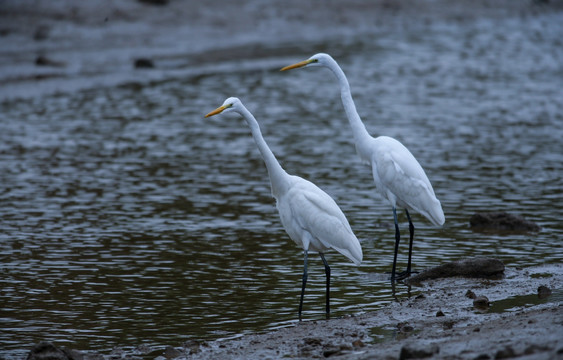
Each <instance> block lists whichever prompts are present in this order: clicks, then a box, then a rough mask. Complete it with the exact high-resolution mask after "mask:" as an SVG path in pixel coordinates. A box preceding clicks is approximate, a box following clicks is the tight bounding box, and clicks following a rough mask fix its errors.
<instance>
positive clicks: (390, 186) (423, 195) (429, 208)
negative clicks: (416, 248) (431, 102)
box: [372, 136, 445, 226]
mask: <svg viewBox="0 0 563 360" xmlns="http://www.w3.org/2000/svg"><path fill="white" fill-rule="evenodd" d="M373 144H374V146H375V147H376V149H374V150H375V151H374V152H373V158H372V172H373V177H374V181H375V183H376V186H377V187H378V189H379V191H380V192H381V193H382V194H383V195H384V196H385V197H386V198H387V199H388V200H389V201H390V202H391V204H392V205H393V206H395V205H398V206H401V207H405V208H407V209H413V210H415V211H418V212H419V213H421V214H422V215H424V216H425V217H426V218H427V219H428V220H430V221H431V222H432V223H433V224H434V225H438V226H439V225H443V224H444V222H445V217H444V212H443V210H442V205H441V204H440V201H439V200H438V199H437V198H436V195H435V194H434V189H432V185H431V184H430V181H429V180H428V177H427V176H426V173H425V172H424V170H423V169H422V167H421V166H420V164H419V163H418V161H417V160H416V159H415V158H414V156H413V155H412V154H411V152H410V151H409V150H408V149H407V148H406V147H405V146H404V145H403V144H401V143H400V142H399V141H397V140H395V139H393V138H390V137H386V136H380V137H378V138H377V139H375V141H374V143H373Z"/></svg>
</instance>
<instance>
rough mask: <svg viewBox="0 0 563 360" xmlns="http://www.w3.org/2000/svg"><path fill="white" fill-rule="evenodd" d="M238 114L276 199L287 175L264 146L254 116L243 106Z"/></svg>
mask: <svg viewBox="0 0 563 360" xmlns="http://www.w3.org/2000/svg"><path fill="white" fill-rule="evenodd" d="M239 113H240V114H241V115H242V116H243V117H244V119H245V120H246V122H247V123H248V126H249V127H250V131H251V132H252V137H253V138H254V141H255V142H256V145H257V146H258V150H260V154H261V155H262V158H263V159H264V163H266V169H267V170H268V175H269V176H270V182H271V184H272V194H273V195H274V197H276V198H277V197H278V195H279V194H280V193H281V192H283V191H284V188H285V187H286V184H287V178H288V177H289V174H288V173H287V172H286V171H285V170H284V169H283V168H282V167H281V165H280V163H279V162H278V160H277V159H276V156H275V155H274V153H273V152H272V150H270V148H269V147H268V144H266V140H264V137H263V136H262V132H261V131H260V126H259V125H258V121H256V118H255V117H254V115H252V113H251V112H250V111H248V109H246V108H245V107H244V106H243V107H242V109H241V111H240V112H239Z"/></svg>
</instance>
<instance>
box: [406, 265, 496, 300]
mask: <svg viewBox="0 0 563 360" xmlns="http://www.w3.org/2000/svg"><path fill="white" fill-rule="evenodd" d="M503 272H504V264H503V263H502V261H500V260H498V259H493V258H485V257H475V258H470V259H463V260H457V261H453V262H449V263H445V264H442V265H438V266H436V267H433V268H430V269H426V270H424V271H422V272H421V273H420V274H417V275H415V276H411V277H410V278H409V279H407V280H406V282H407V283H409V284H413V283H419V282H421V281H424V280H429V279H439V278H446V277H453V276H463V277H493V276H498V275H500V274H502V273H503ZM466 296H467V294H466Z"/></svg>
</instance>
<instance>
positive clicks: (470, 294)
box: [465, 290, 477, 299]
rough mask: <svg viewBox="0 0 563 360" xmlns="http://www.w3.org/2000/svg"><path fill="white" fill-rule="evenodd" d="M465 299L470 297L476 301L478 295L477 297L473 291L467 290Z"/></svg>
mask: <svg viewBox="0 0 563 360" xmlns="http://www.w3.org/2000/svg"><path fill="white" fill-rule="evenodd" d="M465 297H468V298H470V299H475V298H476V297H477V295H475V293H474V292H473V291H471V290H467V292H466V293H465Z"/></svg>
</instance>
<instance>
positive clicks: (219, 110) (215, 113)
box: [205, 105, 227, 117]
mask: <svg viewBox="0 0 563 360" xmlns="http://www.w3.org/2000/svg"><path fill="white" fill-rule="evenodd" d="M226 108H227V107H226V106H224V105H223V106H219V107H218V108H217V109H215V110H213V111H212V112H210V113H209V114H207V115H205V117H210V116H213V115H217V114H220V113H222V112H223V110H225V109H226Z"/></svg>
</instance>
